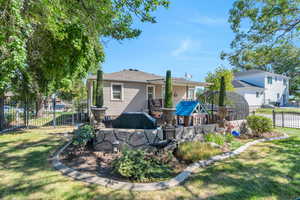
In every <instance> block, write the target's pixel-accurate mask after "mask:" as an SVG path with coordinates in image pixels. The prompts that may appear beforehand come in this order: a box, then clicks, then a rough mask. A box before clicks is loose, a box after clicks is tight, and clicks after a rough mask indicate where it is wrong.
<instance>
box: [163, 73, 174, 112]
mask: <svg viewBox="0 0 300 200" xmlns="http://www.w3.org/2000/svg"><path fill="white" fill-rule="evenodd" d="M165 108H173V87H172V77H171V71H170V70H168V71H167V73H166V86H165Z"/></svg>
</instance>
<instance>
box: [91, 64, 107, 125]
mask: <svg viewBox="0 0 300 200" xmlns="http://www.w3.org/2000/svg"><path fill="white" fill-rule="evenodd" d="M106 110H107V108H106V107H103V72H102V70H101V69H99V70H98V71H97V83H96V105H95V106H92V107H91V111H92V113H93V115H94V118H95V120H96V122H97V124H102V121H103V119H104V116H105V111H106Z"/></svg>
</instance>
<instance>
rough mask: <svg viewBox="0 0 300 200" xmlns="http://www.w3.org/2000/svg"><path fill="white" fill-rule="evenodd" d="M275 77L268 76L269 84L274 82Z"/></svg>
mask: <svg viewBox="0 0 300 200" xmlns="http://www.w3.org/2000/svg"><path fill="white" fill-rule="evenodd" d="M272 82H273V78H272V77H271V76H268V84H272Z"/></svg>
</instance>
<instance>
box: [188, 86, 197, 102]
mask: <svg viewBox="0 0 300 200" xmlns="http://www.w3.org/2000/svg"><path fill="white" fill-rule="evenodd" d="M190 90H193V98H192V99H191V100H194V99H195V91H196V88H194V87H189V89H188V95H187V96H188V99H190Z"/></svg>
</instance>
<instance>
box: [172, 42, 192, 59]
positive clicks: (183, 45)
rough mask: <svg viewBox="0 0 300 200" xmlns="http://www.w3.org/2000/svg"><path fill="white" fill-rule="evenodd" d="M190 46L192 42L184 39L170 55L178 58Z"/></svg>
mask: <svg viewBox="0 0 300 200" xmlns="http://www.w3.org/2000/svg"><path fill="white" fill-rule="evenodd" d="M191 46H192V40H190V39H185V40H182V41H181V43H180V46H179V47H178V48H176V49H174V50H173V51H172V52H171V55H172V56H176V57H177V56H180V55H182V54H183V53H185V52H187V51H188V50H189V49H190V48H191Z"/></svg>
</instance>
